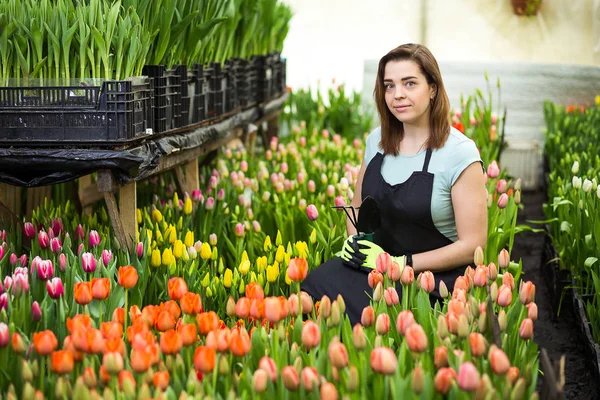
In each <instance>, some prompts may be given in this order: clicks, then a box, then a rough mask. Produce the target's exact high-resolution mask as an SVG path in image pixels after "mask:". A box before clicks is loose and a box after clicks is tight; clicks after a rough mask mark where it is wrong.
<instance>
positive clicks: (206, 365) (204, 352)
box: [194, 346, 217, 374]
mask: <svg viewBox="0 0 600 400" xmlns="http://www.w3.org/2000/svg"><path fill="white" fill-rule="evenodd" d="M216 358H217V352H216V351H215V349H213V348H212V347H208V346H198V348H197V349H196V351H195V352H194V366H195V367H196V370H198V371H200V372H202V373H203V374H208V373H210V372H212V371H213V370H214V369H215V363H216Z"/></svg>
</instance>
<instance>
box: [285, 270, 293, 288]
mask: <svg viewBox="0 0 600 400" xmlns="http://www.w3.org/2000/svg"><path fill="white" fill-rule="evenodd" d="M285 283H286V284H287V285H288V286H289V285H291V284H292V280H291V279H290V277H289V276H288V274H287V271H285Z"/></svg>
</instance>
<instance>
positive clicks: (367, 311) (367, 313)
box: [360, 306, 375, 327]
mask: <svg viewBox="0 0 600 400" xmlns="http://www.w3.org/2000/svg"><path fill="white" fill-rule="evenodd" d="M373 322H375V310H373V307H371V306H366V307H365V308H364V309H363V311H362V315H361V318H360V323H361V324H362V325H363V326H364V327H369V326H371V325H373Z"/></svg>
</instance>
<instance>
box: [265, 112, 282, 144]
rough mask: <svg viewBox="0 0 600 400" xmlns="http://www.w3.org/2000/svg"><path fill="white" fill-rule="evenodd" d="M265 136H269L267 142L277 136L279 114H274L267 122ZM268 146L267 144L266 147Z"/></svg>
mask: <svg viewBox="0 0 600 400" xmlns="http://www.w3.org/2000/svg"><path fill="white" fill-rule="evenodd" d="M267 134H268V136H269V140H271V138H272V137H273V136H275V137H278V136H279V114H276V115H275V116H274V117H273V118H271V119H270V120H268V121H267ZM268 145H269V144H268V143H267V146H268Z"/></svg>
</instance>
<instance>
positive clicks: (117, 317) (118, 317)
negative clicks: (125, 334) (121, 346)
mask: <svg viewBox="0 0 600 400" xmlns="http://www.w3.org/2000/svg"><path fill="white" fill-rule="evenodd" d="M112 320H113V321H114V322H118V323H120V324H121V325H123V324H124V323H125V309H124V308H123V307H118V308H115V311H113V315H112ZM132 321H133V320H132Z"/></svg>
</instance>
